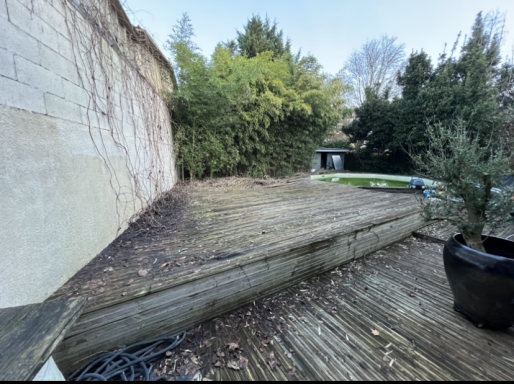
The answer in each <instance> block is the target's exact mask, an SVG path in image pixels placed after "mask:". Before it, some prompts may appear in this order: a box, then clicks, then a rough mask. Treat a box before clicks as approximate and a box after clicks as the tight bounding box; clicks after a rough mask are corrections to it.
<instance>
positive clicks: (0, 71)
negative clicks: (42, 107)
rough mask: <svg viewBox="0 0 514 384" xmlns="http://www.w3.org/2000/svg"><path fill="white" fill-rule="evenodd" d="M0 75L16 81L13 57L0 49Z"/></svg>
mask: <svg viewBox="0 0 514 384" xmlns="http://www.w3.org/2000/svg"><path fill="white" fill-rule="evenodd" d="M1 1H2V0H0V2H1ZM0 75H2V76H6V77H10V78H11V79H14V80H16V70H15V68H14V56H13V54H12V53H11V52H9V51H7V50H5V49H2V48H0Z"/></svg>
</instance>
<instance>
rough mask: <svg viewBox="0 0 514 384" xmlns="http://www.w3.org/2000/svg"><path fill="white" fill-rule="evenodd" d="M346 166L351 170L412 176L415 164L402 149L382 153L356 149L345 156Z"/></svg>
mask: <svg viewBox="0 0 514 384" xmlns="http://www.w3.org/2000/svg"><path fill="white" fill-rule="evenodd" d="M344 166H345V168H346V170H348V171H351V172H367V173H383V174H386V175H405V176H411V174H412V173H413V171H414V170H413V168H414V167H413V166H412V164H411V159H410V157H409V156H408V155H407V154H406V153H405V152H401V151H396V152H388V153H385V154H382V155H379V154H376V153H373V152H371V151H354V152H350V153H347V154H346V156H345V163H344Z"/></svg>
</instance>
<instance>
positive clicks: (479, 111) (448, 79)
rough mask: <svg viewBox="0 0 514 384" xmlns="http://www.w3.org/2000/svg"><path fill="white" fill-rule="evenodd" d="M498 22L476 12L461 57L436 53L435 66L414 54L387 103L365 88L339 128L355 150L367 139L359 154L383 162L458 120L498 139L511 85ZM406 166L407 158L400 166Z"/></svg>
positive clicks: (508, 117)
mask: <svg viewBox="0 0 514 384" xmlns="http://www.w3.org/2000/svg"><path fill="white" fill-rule="evenodd" d="M500 22H501V20H500V19H499V18H498V16H497V15H488V16H487V17H485V18H484V17H483V16H482V15H481V14H479V15H478V16H477V18H476V20H475V23H474V25H473V27H472V33H471V35H470V37H469V38H468V39H467V40H466V41H465V42H464V45H463V46H462V47H461V52H460V55H459V56H458V57H453V55H450V56H447V55H445V54H443V55H441V57H440V60H439V63H438V65H437V66H436V67H435V68H433V66H432V63H431V61H430V58H429V57H428V56H427V55H426V54H425V53H424V52H420V53H413V54H412V55H411V56H410V58H409V61H408V64H407V66H406V68H405V70H404V71H403V72H402V73H399V74H398V79H397V83H398V86H399V87H400V88H401V97H399V98H395V99H394V100H392V101H391V100H390V98H389V97H387V95H384V96H378V95H376V94H375V93H373V92H372V91H370V90H369V89H368V90H367V93H366V100H365V102H364V103H363V104H362V105H361V107H360V108H357V109H356V110H355V114H356V117H357V118H356V120H355V121H354V122H353V124H352V125H350V126H349V127H346V128H344V132H345V133H347V134H348V135H349V136H350V137H351V138H352V141H353V142H354V143H356V144H357V147H358V148H360V147H361V145H362V144H363V142H364V141H367V142H368V143H367V145H366V148H365V149H364V152H370V153H373V154H374V155H375V156H378V158H379V159H380V158H382V159H383V160H384V161H386V158H385V157H383V156H384V155H385V154H388V156H390V155H391V154H392V155H393V158H397V156H396V155H397V154H398V153H399V152H405V153H408V154H409V155H413V154H415V153H419V152H423V151H424V150H426V148H427V145H428V139H427V135H426V133H427V127H428V126H429V125H430V124H442V125H444V126H453V124H454V122H455V121H462V122H464V123H465V124H466V126H467V127H468V130H469V132H470V134H472V135H476V136H477V137H479V139H480V141H481V142H484V143H485V142H486V141H488V140H489V139H490V137H495V138H497V140H498V141H501V140H502V139H501V137H503V136H505V135H506V134H505V132H506V131H509V129H507V128H508V126H509V124H510V125H512V104H511V103H512V100H513V99H512V95H513V94H514V93H513V90H514V86H513V80H512V77H513V76H512V74H513V70H512V67H511V66H508V65H504V66H503V67H502V66H501V62H500V56H499V53H500V49H499V48H500V39H501V35H500V34H499V30H500V29H499V25H500ZM456 46H457V43H456ZM509 121H510V123H509ZM510 131H511V130H510ZM370 132H371V133H370ZM502 132H503V134H502ZM368 135H369V136H368ZM363 156H364V155H363ZM410 168H411V164H409V162H406V163H405V170H408V169H410Z"/></svg>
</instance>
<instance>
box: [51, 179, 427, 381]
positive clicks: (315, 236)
mask: <svg viewBox="0 0 514 384" xmlns="http://www.w3.org/2000/svg"><path fill="white" fill-rule="evenodd" d="M173 201H175V203H176V204H179V208H180V209H178V208H177V209H175V210H172V212H173V214H169V215H166V214H164V216H166V217H168V216H169V217H168V219H170V220H175V222H170V221H169V220H168V224H169V225H168V226H165V227H164V228H150V229H149V230H148V231H145V228H144V227H143V232H144V233H143V234H139V235H137V236H132V235H131V234H130V232H129V233H127V234H124V235H123V236H122V237H121V238H120V239H118V240H117V241H116V242H115V243H113V244H112V245H111V246H110V247H108V248H107V249H106V250H105V251H104V252H103V253H102V254H101V255H99V256H98V257H97V258H96V259H95V260H93V261H92V262H91V263H90V264H89V265H88V266H86V267H85V268H84V269H83V270H82V271H80V272H79V273H78V274H77V275H76V276H75V277H74V278H72V279H71V280H70V281H69V282H68V283H67V284H66V285H65V286H63V287H62V288H61V289H60V290H59V291H58V292H56V293H55V294H54V296H53V297H52V298H51V300H55V299H59V298H76V297H86V296H87V297H89V300H88V303H87V307H86V309H85V311H84V314H83V315H82V316H81V317H80V319H79V320H78V321H77V323H76V324H75V326H74V327H73V328H72V330H71V331H70V332H69V333H68V335H67V336H66V338H65V340H64V341H63V342H62V343H61V345H60V346H59V348H58V349H57V351H56V353H55V354H54V358H55V360H56V362H57V363H58V365H59V367H60V368H61V369H62V370H63V371H64V372H70V371H72V370H75V369H77V368H79V367H80V366H81V365H82V364H83V363H84V362H85V361H86V360H88V359H91V357H92V356H93V355H94V354H96V353H99V352H102V351H106V350H113V349H116V348H118V347H120V346H122V345H129V344H132V343H134V342H137V341H141V340H145V339H153V338H155V337H159V336H165V335H170V334H173V333H175V332H177V331H180V330H183V329H189V328H191V327H193V326H195V325H198V324H201V323H202V322H204V321H206V320H209V319H212V318H214V317H216V316H219V315H220V314H223V313H226V312H227V311H231V310H233V309H235V308H238V307H240V306H241V305H245V304H248V303H250V302H253V301H254V300H257V299H259V298H262V297H265V296H268V295H270V294H273V293H276V292H279V291H282V290H283V289H284V288H287V287H290V286H291V285H293V284H296V283H298V282H301V281H303V280H304V279H307V278H310V277H311V276H314V275H316V274H319V273H323V272H325V271H327V270H330V269H332V268H334V267H336V266H338V265H341V264H343V263H345V262H348V261H351V260H354V259H357V258H360V257H362V256H363V255H365V254H368V253H370V252H373V251H376V250H378V249H381V248H383V247H385V246H387V245H390V244H393V243H395V242H397V241H400V240H402V239H404V238H406V237H407V236H409V235H410V233H411V232H412V231H413V230H416V229H418V228H420V227H421V226H423V225H424V224H423V222H422V220H421V218H420V216H419V214H418V212H419V210H418V205H417V204H416V202H415V200H414V197H413V196H411V195H401V194H385V193H381V194H377V193H372V192H367V191H364V190H361V189H357V188H353V187H347V186H343V185H337V184H331V183H321V182H315V181H311V180H309V179H296V180H287V182H286V181H284V183H283V184H281V185H272V186H263V187H262V188H258V189H250V190H242V191H241V190H216V189H208V188H206V189H198V190H187V191H186V192H185V197H184V199H182V200H180V199H178V200H173ZM173 201H170V205H173ZM177 201H178V203H177ZM179 213H180V214H179ZM175 214H176V216H177V217H176V218H175V217H172V216H173V215H175Z"/></svg>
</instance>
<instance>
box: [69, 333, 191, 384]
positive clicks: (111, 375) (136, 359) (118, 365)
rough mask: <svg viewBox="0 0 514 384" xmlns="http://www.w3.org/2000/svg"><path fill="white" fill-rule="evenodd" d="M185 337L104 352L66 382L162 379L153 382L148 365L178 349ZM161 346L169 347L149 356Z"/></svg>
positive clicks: (146, 342) (179, 335)
mask: <svg viewBox="0 0 514 384" xmlns="http://www.w3.org/2000/svg"><path fill="white" fill-rule="evenodd" d="M185 338H186V332H181V333H179V334H177V335H174V336H171V337H164V338H160V339H155V340H150V341H144V342H142V343H137V344H134V345H131V346H129V347H127V348H125V349H122V350H121V351H118V352H109V353H105V354H103V355H101V356H100V357H99V358H98V359H96V360H95V361H93V362H92V363H91V364H89V365H87V366H86V367H84V368H81V369H79V370H78V371H76V372H75V373H73V374H72V375H71V376H70V377H69V378H68V381H134V379H136V378H137V379H139V378H141V377H142V378H143V380H144V381H160V380H165V379H164V378H159V379H154V377H153V373H152V364H151V363H152V362H155V361H156V360H158V359H159V358H161V357H162V356H164V355H165V354H166V352H168V351H171V350H172V349H175V348H176V347H178V346H179V345H180V344H181V343H182V341H184V339H185ZM162 344H170V345H169V346H167V347H166V348H163V349H162V350H160V351H159V352H155V353H152V352H153V351H154V350H155V349H156V348H157V347H159V346H161V345H162Z"/></svg>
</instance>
